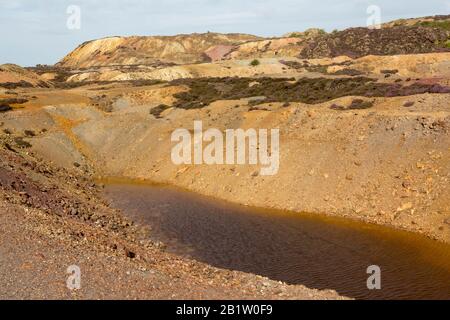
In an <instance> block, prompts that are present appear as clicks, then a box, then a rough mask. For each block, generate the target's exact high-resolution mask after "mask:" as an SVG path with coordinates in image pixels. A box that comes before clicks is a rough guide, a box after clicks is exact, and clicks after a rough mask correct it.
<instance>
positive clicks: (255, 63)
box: [250, 59, 261, 67]
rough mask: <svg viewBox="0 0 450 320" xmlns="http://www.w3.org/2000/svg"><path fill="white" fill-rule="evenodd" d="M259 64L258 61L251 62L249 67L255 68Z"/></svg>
mask: <svg viewBox="0 0 450 320" xmlns="http://www.w3.org/2000/svg"><path fill="white" fill-rule="evenodd" d="M260 64H261V62H259V60H258V59H255V60H252V62H250V65H251V66H252V67H257V66H259V65H260Z"/></svg>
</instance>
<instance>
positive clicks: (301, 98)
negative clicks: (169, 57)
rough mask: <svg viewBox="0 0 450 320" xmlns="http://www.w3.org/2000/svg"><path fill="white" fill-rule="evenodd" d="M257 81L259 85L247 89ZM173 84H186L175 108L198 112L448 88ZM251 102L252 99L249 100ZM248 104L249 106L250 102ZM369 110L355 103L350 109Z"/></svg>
mask: <svg viewBox="0 0 450 320" xmlns="http://www.w3.org/2000/svg"><path fill="white" fill-rule="evenodd" d="M255 81H257V82H258V83H259V85H257V86H250V84H251V83H252V82H255ZM171 84H173V85H186V86H188V87H189V88H190V90H189V91H187V92H180V93H177V94H175V95H174V97H175V98H177V101H176V102H175V104H174V107H175V108H181V109H198V108H203V107H205V106H208V105H209V104H211V103H213V102H214V101H218V100H239V99H246V98H247V99H248V98H255V97H264V98H265V99H264V100H258V101H255V102H254V103H255V104H261V103H263V102H264V103H270V102H283V103H284V102H303V103H309V104H315V103H321V102H326V101H329V100H333V99H336V98H339V97H345V96H363V97H395V96H408V95H414V94H420V93H450V88H449V87H444V86H441V85H438V84H421V83H414V84H411V85H410V86H402V85H401V84H400V83H379V82H376V81H375V80H374V79H371V78H367V77H353V78H332V79H331V78H302V79H299V80H298V81H295V79H293V78H292V79H287V78H281V79H280V78H258V79H254V78H198V79H178V80H175V81H172V82H171ZM253 100H255V99H253ZM251 102H252V103H250V105H252V104H253V101H251ZM368 107H370V106H369V105H368V104H367V103H365V102H364V101H363V102H358V101H356V102H355V103H354V104H352V105H351V106H350V108H353V109H364V108H368Z"/></svg>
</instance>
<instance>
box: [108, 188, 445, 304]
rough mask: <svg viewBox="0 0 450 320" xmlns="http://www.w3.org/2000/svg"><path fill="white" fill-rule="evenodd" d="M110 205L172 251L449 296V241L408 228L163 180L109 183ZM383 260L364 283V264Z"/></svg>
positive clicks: (338, 286)
mask: <svg viewBox="0 0 450 320" xmlns="http://www.w3.org/2000/svg"><path fill="white" fill-rule="evenodd" d="M105 193H106V195H107V197H108V198H109V199H110V200H111V202H112V203H113V205H115V206H116V207H118V208H121V209H123V211H124V212H125V214H126V215H128V216H129V217H131V218H132V219H134V220H135V221H137V222H140V223H144V224H147V225H149V226H151V228H152V237H153V238H154V239H156V240H161V241H163V242H165V243H166V244H168V248H169V250H171V251H174V252H177V253H180V254H183V255H188V256H190V257H192V258H195V259H197V260H199V261H203V262H206V263H209V264H211V265H214V266H217V267H221V268H226V269H232V270H240V271H245V272H249V273H254V274H258V275H263V276H266V277H269V278H271V279H274V280H281V281H284V282H287V283H290V284H303V285H305V286H307V287H310V288H316V289H334V290H336V291H337V292H338V293H340V294H342V295H346V296H349V297H354V298H359V299H431V298H433V299H450V246H449V245H445V244H442V243H439V242H436V241H433V240H429V239H427V238H425V237H423V236H420V235H416V234H413V233H409V232H403V231H397V230H394V229H391V228H387V227H380V226H374V225H369V224H365V223H359V222H355V221H348V220H345V219H336V218H329V217H322V216H318V215H308V214H298V213H292V212H283V211H274V210H262V209H254V208H248V207H243V206H239V205H233V204H229V203H226V202H222V201H217V200H213V199H210V198H207V197H202V196H198V195H194V194H191V193H188V192H184V191H180V190H177V189H174V188H171V187H167V186H151V185H136V184H124V183H116V184H108V185H107V187H106V191H105ZM370 265H378V266H380V267H381V285H382V288H381V290H375V291H373V290H368V289H367V278H368V276H369V275H368V274H367V273H366V272H367V267H368V266H370Z"/></svg>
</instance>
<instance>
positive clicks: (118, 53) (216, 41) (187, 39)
mask: <svg viewBox="0 0 450 320" xmlns="http://www.w3.org/2000/svg"><path fill="white" fill-rule="evenodd" d="M258 39H259V38H258V37H256V36H253V35H246V34H219V33H204V34H190V35H177V36H155V37H111V38H104V39H99V40H94V41H90V42H85V43H84V44H82V45H80V46H79V47H78V48H76V49H75V50H74V51H72V52H71V53H69V54H68V55H67V56H66V57H65V58H63V59H62V60H61V61H60V62H59V63H58V65H59V66H61V67H68V68H89V67H96V66H109V65H137V64H154V63H159V62H163V63H176V64H186V63H198V62H207V61H211V60H213V57H210V56H209V55H208V54H207V53H208V52H210V51H211V49H212V48H214V47H216V46H229V47H230V48H233V47H234V46H237V45H239V44H242V43H245V42H247V41H254V40H258Z"/></svg>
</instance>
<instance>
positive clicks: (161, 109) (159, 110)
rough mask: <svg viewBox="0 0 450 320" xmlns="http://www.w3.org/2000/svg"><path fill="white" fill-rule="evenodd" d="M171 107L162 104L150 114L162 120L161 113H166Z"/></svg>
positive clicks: (151, 110)
mask: <svg viewBox="0 0 450 320" xmlns="http://www.w3.org/2000/svg"><path fill="white" fill-rule="evenodd" d="M169 108H170V106H168V105H166V104H160V105H159V106H156V107H154V108H152V109H150V114H151V115H153V116H154V117H155V118H156V119H161V118H162V117H161V113H163V112H164V110H167V109H169Z"/></svg>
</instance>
